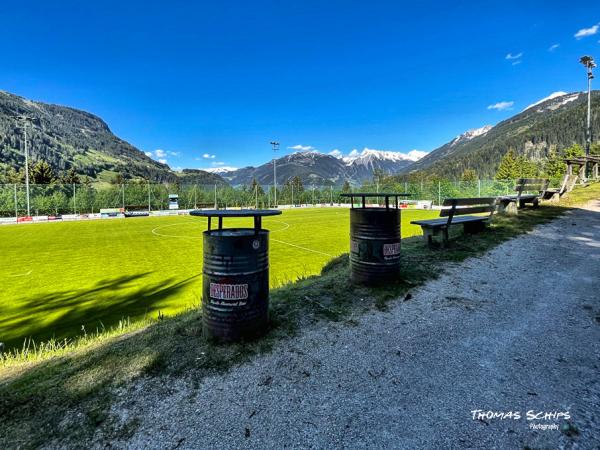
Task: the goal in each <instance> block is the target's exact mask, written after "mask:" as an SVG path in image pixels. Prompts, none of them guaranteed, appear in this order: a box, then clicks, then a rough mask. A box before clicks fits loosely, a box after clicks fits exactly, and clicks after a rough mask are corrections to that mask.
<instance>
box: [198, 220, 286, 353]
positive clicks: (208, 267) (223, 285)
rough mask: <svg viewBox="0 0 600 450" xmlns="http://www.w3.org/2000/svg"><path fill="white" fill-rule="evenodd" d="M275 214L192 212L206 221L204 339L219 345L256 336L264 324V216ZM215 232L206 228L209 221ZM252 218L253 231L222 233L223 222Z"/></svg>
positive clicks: (266, 286) (266, 256)
mask: <svg viewBox="0 0 600 450" xmlns="http://www.w3.org/2000/svg"><path fill="white" fill-rule="evenodd" d="M278 214H281V211H277V210H197V211H192V212H190V215H193V216H203V217H208V230H207V231H205V232H204V233H203V236H204V240H203V242H204V250H203V253H204V263H203V269H202V326H203V331H204V335H205V336H206V337H208V338H209V339H213V340H217V341H221V342H233V341H238V340H241V339H252V338H255V337H258V336H260V335H261V334H262V333H264V332H265V330H266V329H267V324H268V321H269V231H268V230H264V229H263V228H262V220H261V219H262V217H263V216H274V215H278ZM213 217H216V218H218V228H216V229H213V228H211V222H212V218H213ZM230 217H253V218H254V228H223V219H224V218H230Z"/></svg>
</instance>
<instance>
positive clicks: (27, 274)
mask: <svg viewBox="0 0 600 450" xmlns="http://www.w3.org/2000/svg"><path fill="white" fill-rule="evenodd" d="M31 272H33V270H30V271H29V272H27V273H18V274H16V275H9V277H11V278H15V277H27V276H29V275H31Z"/></svg>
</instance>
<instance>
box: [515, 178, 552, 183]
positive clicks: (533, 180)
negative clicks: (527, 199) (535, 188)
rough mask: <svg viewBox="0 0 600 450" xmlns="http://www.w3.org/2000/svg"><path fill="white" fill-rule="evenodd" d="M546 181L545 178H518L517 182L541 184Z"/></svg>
mask: <svg viewBox="0 0 600 450" xmlns="http://www.w3.org/2000/svg"><path fill="white" fill-rule="evenodd" d="M546 181H548V180H547V179H546V178H519V179H518V180H517V184H542V183H545V182H546Z"/></svg>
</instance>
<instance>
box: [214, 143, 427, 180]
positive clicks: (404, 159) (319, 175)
mask: <svg viewBox="0 0 600 450" xmlns="http://www.w3.org/2000/svg"><path fill="white" fill-rule="evenodd" d="M424 154H426V153H425V152H421V151H419V150H413V151H411V152H409V153H406V154H405V153H400V152H393V151H384V150H374V149H369V148H365V149H363V150H362V151H360V152H359V151H358V150H353V151H352V152H350V154H348V155H347V156H343V155H342V154H341V152H339V151H337V152H334V155H335V156H334V155H332V154H327V155H326V154H323V153H321V152H318V151H315V150H311V151H300V152H294V153H291V154H289V155H285V156H283V157H281V158H278V159H277V183H279V184H283V183H285V182H286V181H287V180H289V179H290V178H292V177H294V176H299V177H300V178H301V180H302V182H303V183H304V184H306V185H312V184H314V185H324V184H335V185H340V184H342V183H344V181H346V180H347V181H349V182H350V183H353V184H360V183H362V182H363V181H366V180H370V179H372V177H373V174H374V173H375V171H376V170H381V171H383V172H385V173H388V174H396V173H398V172H399V171H400V169H402V168H404V167H406V166H408V165H410V164H412V163H413V162H414V161H416V160H417V159H419V158H420V157H422V156H423V155H424ZM220 175H221V176H223V177H224V178H225V179H227V180H229V181H230V182H231V183H232V184H234V185H239V184H249V183H251V182H252V179H253V178H256V180H257V182H258V183H260V184H270V183H272V182H273V163H272V162H271V161H270V162H268V163H266V164H263V165H262V166H259V167H256V168H255V167H245V168H243V169H239V170H237V171H230V172H224V173H220Z"/></svg>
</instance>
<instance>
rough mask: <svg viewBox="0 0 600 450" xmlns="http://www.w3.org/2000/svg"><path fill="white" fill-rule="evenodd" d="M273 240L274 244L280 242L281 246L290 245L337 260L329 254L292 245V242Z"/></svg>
mask: <svg viewBox="0 0 600 450" xmlns="http://www.w3.org/2000/svg"><path fill="white" fill-rule="evenodd" d="M271 240H272V241H274V242H279V243H280V244H285V245H289V246H290V247H296V248H299V249H300V250H305V251H307V252H312V253H317V254H318V255H323V256H328V257H330V258H335V256H333V255H330V254H329V253H325V252H320V251H318V250H313V249H312V248H306V247H302V246H300V245H296V244H292V243H290V242H285V241H280V240H279V239H273V238H271Z"/></svg>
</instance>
